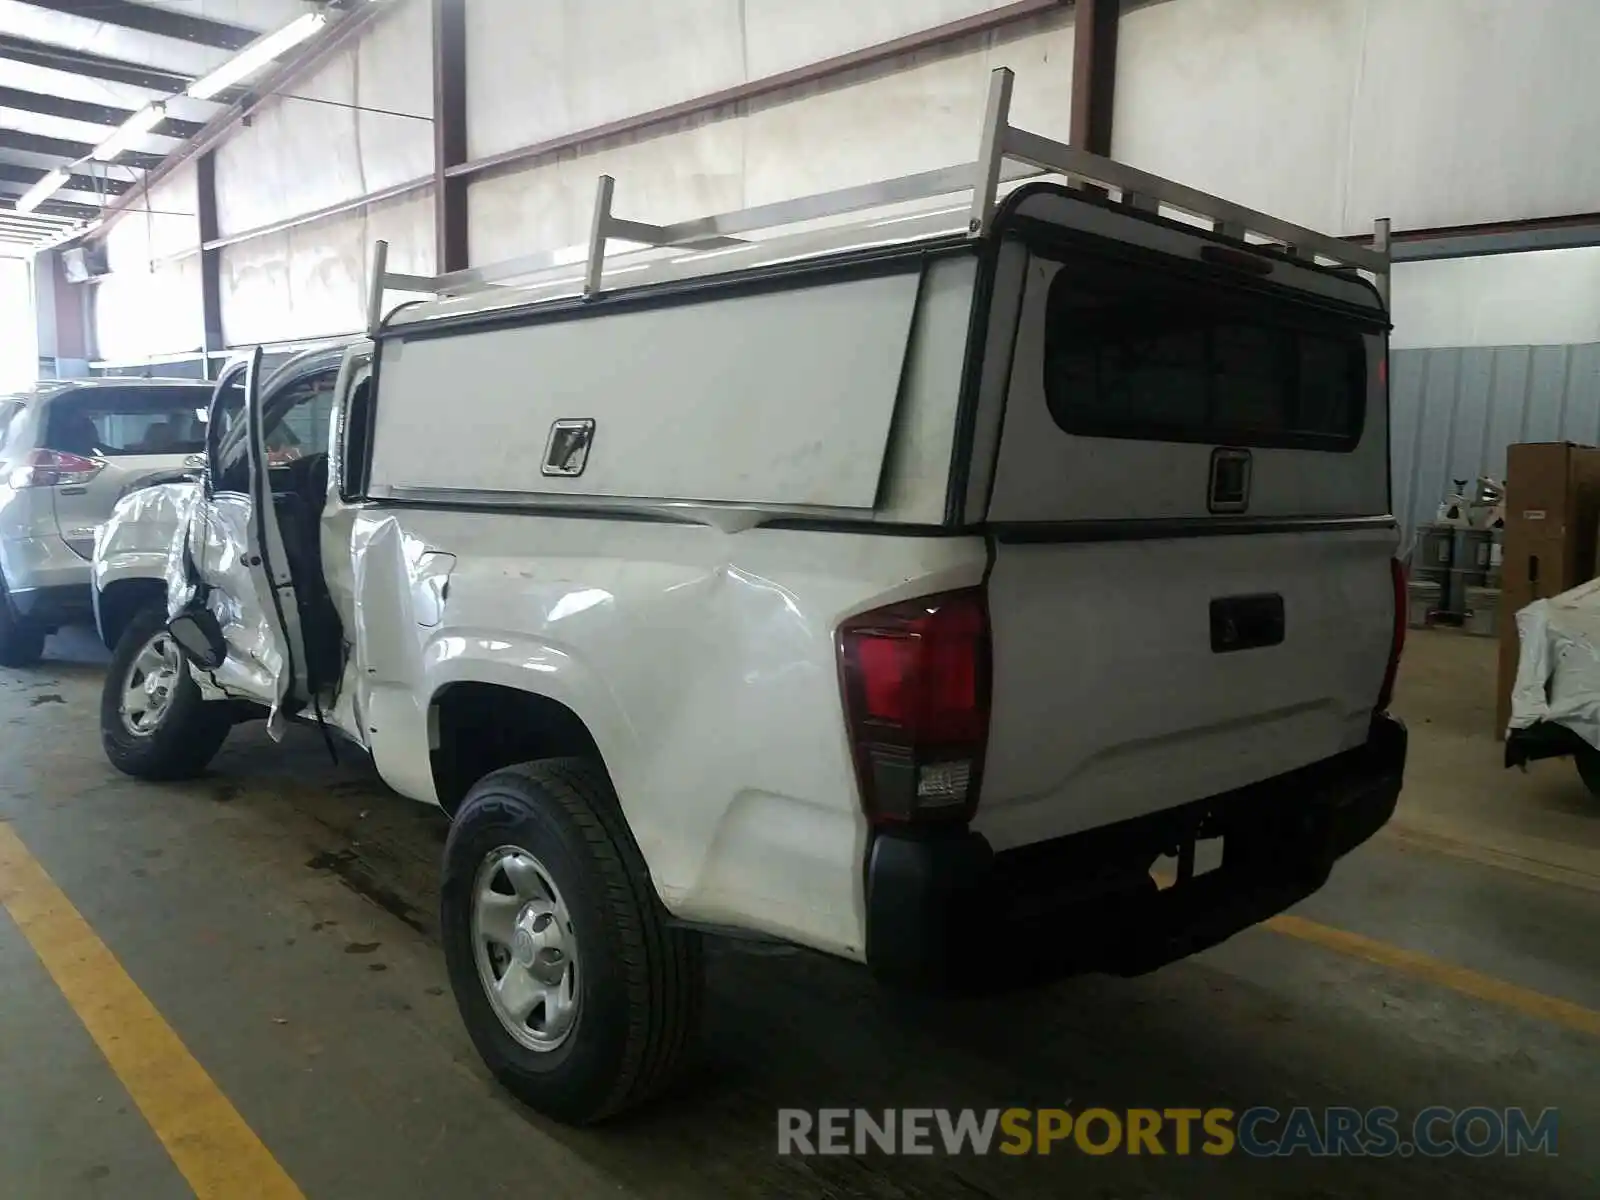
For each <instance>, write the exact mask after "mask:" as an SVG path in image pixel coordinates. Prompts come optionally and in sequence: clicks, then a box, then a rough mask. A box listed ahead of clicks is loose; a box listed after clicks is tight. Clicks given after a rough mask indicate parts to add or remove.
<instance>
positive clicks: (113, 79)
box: [0, 33, 193, 95]
mask: <svg viewBox="0 0 1600 1200" xmlns="http://www.w3.org/2000/svg"><path fill="white" fill-rule="evenodd" d="M0 58H9V59H11V61H13V62H20V63H27V64H28V65H29V66H33V67H45V68H47V69H49V70H52V71H65V72H66V73H67V74H69V75H83V76H86V77H88V78H90V79H104V80H105V81H106V82H108V83H124V84H127V85H128V86H130V87H138V88H145V89H147V90H148V91H152V92H162V93H164V94H169V95H170V94H171V93H173V92H181V91H183V89H184V88H186V87H188V86H189V84H190V83H192V82H193V80H191V79H190V78H189V76H187V75H180V74H178V73H176V72H173V71H162V70H158V69H156V68H154V67H146V66H142V65H141V64H139V63H131V62H127V61H125V60H123V59H119V58H104V57H102V56H101V55H98V54H90V53H89V52H88V51H86V50H68V49H66V48H65V47H62V46H52V45H50V44H49V43H48V42H35V41H31V40H29V39H28V38H20V37H13V36H11V35H10V34H5V33H0Z"/></svg>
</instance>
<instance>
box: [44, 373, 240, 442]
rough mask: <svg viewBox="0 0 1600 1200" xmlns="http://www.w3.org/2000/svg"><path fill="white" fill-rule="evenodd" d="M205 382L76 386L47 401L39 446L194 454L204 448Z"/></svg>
mask: <svg viewBox="0 0 1600 1200" xmlns="http://www.w3.org/2000/svg"><path fill="white" fill-rule="evenodd" d="M209 397H210V392H209V390H208V389H207V388H205V387H191V386H183V385H175V386H173V387H149V386H143V387H126V388H121V387H107V388H81V389H79V390H78V391H75V392H71V393H68V394H67V395H63V396H58V397H57V398H56V399H55V400H54V401H52V402H51V405H50V411H49V415H48V417H47V419H46V420H47V424H46V428H45V437H44V448H45V449H49V450H60V451H63V452H65V453H67V454H81V455H83V456H85V457H97V458H118V457H123V456H128V455H136V454H164V455H183V454H195V453H198V452H199V451H201V450H203V449H204V448H205V431H206V425H205V417H206V406H207V401H208V400H209Z"/></svg>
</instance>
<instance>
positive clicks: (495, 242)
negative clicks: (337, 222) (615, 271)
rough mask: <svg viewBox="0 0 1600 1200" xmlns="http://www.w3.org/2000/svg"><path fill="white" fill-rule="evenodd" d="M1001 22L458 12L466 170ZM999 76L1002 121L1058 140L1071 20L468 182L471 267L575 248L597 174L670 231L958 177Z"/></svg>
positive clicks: (821, 1)
mask: <svg viewBox="0 0 1600 1200" xmlns="http://www.w3.org/2000/svg"><path fill="white" fill-rule="evenodd" d="M1002 6H1003V4H1002V3H1001V0H896V2H893V3H888V2H880V3H877V4H870V5H868V4H854V3H849V2H848V0H809V2H807V3H795V2H793V0H690V2H688V3H685V4H682V5H676V6H672V7H670V8H668V7H667V6H663V5H659V4H655V3H652V2H651V0H610V2H608V3H606V4H603V5H602V4H595V3H592V2H589V3H585V2H584V0H535V2H532V3H529V2H528V0H469V3H468V6H467V20H468V25H467V60H468V62H469V64H470V73H469V93H468V103H467V118H468V142H469V147H468V149H469V154H470V155H471V156H472V157H482V156H486V155H490V154H495V153H498V152H501V151H504V150H507V149H512V148H515V147H518V146H523V145H530V144H534V143H538V142H543V141H547V140H549V139H551V138H554V137H558V136H561V135H566V134H571V133H574V132H577V131H580V130H583V129H588V128H592V127H594V126H596V125H599V124H601V123H603V122H606V121H611V120H615V119H617V118H619V117H623V116H627V115H630V114H634V113H639V112H645V111H649V110H652V109H655V108H659V107H662V106H665V105H668V104H672V103H675V102H678V101H682V100H687V99H692V98H695V97H699V96H704V95H708V94H710V93H713V92H716V91H718V90H721V89H724V88H728V87H732V86H735V85H738V84H741V83H746V82H749V81H751V80H756V79H761V78H764V77H766V76H769V75H773V74H776V73H777V72H780V71H786V70H789V69H791V68H794V67H797V66H803V65H807V64H810V63H813V62H818V61H822V60H824V59H827V58H829V57H832V56H835V55H838V54H842V53H846V52H848V51H851V50H856V49H860V48H862V47H865V46H870V45H874V44H876V43H879V42H882V41H885V40H888V39H890V38H893V37H898V36H901V35H903V34H907V33H914V32H919V31H921V30H924V29H928V28H931V27H933V26H936V25H939V24H942V23H944V22H947V21H951V20H955V19H958V18H961V17H965V16H970V15H973V14H974V13H979V12H984V11H987V10H989V9H993V8H998V7H1002ZM997 66H1009V67H1012V68H1013V69H1015V70H1016V71H1017V76H1018V78H1017V86H1016V94H1015V99H1014V102H1013V113H1014V119H1015V120H1016V121H1017V122H1018V123H1019V124H1023V125H1026V126H1028V127H1029V128H1033V129H1036V130H1038V131H1039V132H1041V133H1047V134H1051V135H1053V136H1057V137H1062V138H1065V137H1066V136H1067V130H1068V115H1069V112H1070V109H1071V100H1070V97H1071V88H1072V19H1071V11H1070V9H1066V8H1063V9H1062V10H1060V11H1059V12H1055V13H1052V14H1050V15H1049V16H1048V17H1046V18H1041V19H1037V20H1034V21H1031V22H1028V23H1024V24H1019V25H1016V26H1012V27H1008V28H1006V29H1004V30H1002V31H998V32H994V33H990V34H987V35H981V36H978V37H975V38H973V39H971V40H970V41H969V42H968V43H967V44H963V45H955V46H952V47H950V48H948V49H944V50H941V51H940V52H938V53H928V54H924V55H918V56H908V57H906V58H903V59H901V60H900V61H898V62H895V63H891V64H885V65H883V66H880V67H876V68H872V69H869V70H865V71H861V72H858V73H856V74H854V75H851V76H847V77H845V78H842V79H835V80H830V81H828V82H826V83H823V84H818V85H814V86H809V87H805V88H796V89H791V90H790V91H788V92H785V93H779V94H777V95H774V96H771V97H768V98H766V99H763V100H761V101H757V102H754V103H750V104H741V105H737V106H731V107H729V108H728V109H725V110H723V111H721V112H718V113H714V114H712V115H710V116H709V117H705V118H700V119H697V120H695V121H694V122H692V123H691V124H689V125H687V126H679V127H677V128H675V129H671V130H669V131H665V132H662V131H653V132H650V133H647V134H644V135H642V136H637V137H632V138H622V139H613V140H612V141H609V142H601V143H599V144H597V145H593V146H587V147H584V148H583V150H582V151H581V152H580V153H577V154H573V153H570V152H569V153H566V154H563V155H561V156H559V157H557V158H555V159H554V160H553V161H546V162H542V163H536V164H533V165H531V166H530V167H528V168H526V169H521V170H515V171H511V172H508V173H506V174H503V175H500V176H498V177H495V178H485V179H482V180H480V181H476V182H474V183H473V185H472V186H471V189H470V191H469V193H468V195H469V212H470V225H471V255H472V259H473V261H474V262H488V261H494V260H497V259H504V258H510V257H514V256H517V255H520V254H526V253H529V252H531V251H534V250H538V249H543V248H552V247H562V246H567V245H575V244H578V243H580V242H581V241H583V240H584V239H585V238H586V237H587V236H588V230H589V221H590V215H591V212H592V208H593V203H594V189H595V179H596V177H597V176H599V175H601V174H610V175H613V176H615V177H616V179H617V198H616V210H617V212H618V213H619V214H622V215H625V216H633V217H635V218H637V219H639V220H647V221H652V222H671V221H674V220H679V219H682V218H685V217H691V216H698V215H705V214H709V213H714V212H721V211H726V210H729V209H737V208H742V207H746V206H749V205H756V204H765V203H768V202H770V201H774V200H782V199H786V198H789V197H792V196H797V195H804V194H806V193H807V192H815V191H823V190H827V189H830V188H836V187H847V186H850V185H852V184H857V183H866V182H871V181H873V180H877V179H884V178H887V177H889V176H892V175H897V174H904V173H909V172H913V171H920V170H924V169H928V168H932V167H942V166H948V165H950V164H952V163H958V162H966V161H970V160H971V159H972V158H974V157H975V156H976V154H977V145H978V131H979V126H980V124H981V119H982V116H983V104H984V98H985V96H986V94H987V88H988V72H989V71H990V70H991V69H992V68H994V67H997Z"/></svg>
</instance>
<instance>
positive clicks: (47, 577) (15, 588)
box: [0, 534, 91, 600]
mask: <svg viewBox="0 0 1600 1200" xmlns="http://www.w3.org/2000/svg"><path fill="white" fill-rule="evenodd" d="M90 569H91V568H90V564H89V562H88V560H87V559H84V558H82V557H80V556H79V555H78V554H77V553H75V552H74V551H73V550H72V548H71V547H70V546H68V545H67V543H66V542H64V541H63V540H62V539H61V538H60V537H57V536H55V535H54V534H49V535H44V536H39V537H33V536H29V537H8V538H6V539H4V540H3V541H0V571H3V572H4V573H5V580H6V588H7V589H8V590H9V591H10V592H11V594H12V595H13V596H16V595H18V594H19V593H22V592H32V591H37V592H55V591H58V590H63V589H68V588H82V589H83V590H84V598H85V600H87V599H88V588H89V576H90Z"/></svg>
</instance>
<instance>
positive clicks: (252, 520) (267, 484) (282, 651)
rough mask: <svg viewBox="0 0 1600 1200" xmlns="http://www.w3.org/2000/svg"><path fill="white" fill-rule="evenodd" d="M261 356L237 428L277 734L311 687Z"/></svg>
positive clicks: (250, 567)
mask: <svg viewBox="0 0 1600 1200" xmlns="http://www.w3.org/2000/svg"><path fill="white" fill-rule="evenodd" d="M261 357H262V356H261V347H259V346H257V347H256V348H255V349H254V350H252V351H251V352H250V358H249V361H248V362H247V364H246V366H245V385H244V392H245V396H244V422H243V428H242V429H240V431H239V432H240V434H241V435H242V436H243V439H244V450H245V455H244V457H245V461H246V463H247V464H248V468H249V476H248V478H249V490H248V499H249V520H248V522H247V524H246V535H245V550H244V554H243V556H242V565H243V566H244V568H245V572H246V577H247V579H248V581H249V586H250V590H251V592H252V594H253V597H254V600H255V603H256V606H257V607H258V608H259V610H260V612H261V614H262V617H263V618H264V620H265V624H266V628H267V631H268V633H269V635H270V636H271V637H273V638H274V639H275V640H276V643H277V650H278V653H277V654H276V656H275V657H276V659H277V670H276V672H275V677H274V679H273V681H272V685H273V686H272V692H271V695H270V696H269V697H268V706H269V707H270V709H271V713H270V715H269V717H268V720H267V732H268V733H269V734H270V735H271V736H272V737H273V738H274V739H276V738H278V737H279V736H280V735H281V734H282V730H283V721H284V717H285V715H286V714H285V712H284V709H285V706H286V705H287V706H288V707H289V709H290V711H296V710H298V709H299V708H300V707H301V705H302V704H303V702H304V701H305V699H306V698H307V696H308V694H309V691H308V689H307V686H306V647H305V638H304V636H303V634H302V631H301V628H300V604H299V600H298V598H297V597H296V595H295V583H294V576H293V575H292V573H291V571H290V564H289V552H288V548H287V546H286V544H285V541H284V535H283V529H282V527H281V525H280V524H279V520H278V508H277V505H276V504H274V503H273V494H272V477H271V471H270V465H271V464H270V462H269V457H270V456H269V452H268V447H267V437H266V420H265V416H264V405H263V403H262V396H261Z"/></svg>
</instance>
